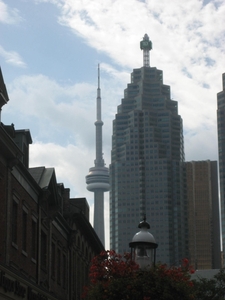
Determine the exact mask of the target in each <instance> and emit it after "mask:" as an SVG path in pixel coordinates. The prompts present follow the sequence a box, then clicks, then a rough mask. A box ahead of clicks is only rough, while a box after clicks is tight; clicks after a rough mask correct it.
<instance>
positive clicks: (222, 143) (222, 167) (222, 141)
mask: <svg viewBox="0 0 225 300" xmlns="http://www.w3.org/2000/svg"><path fill="white" fill-rule="evenodd" d="M222 88H223V89H222V91H221V92H219V93H218V94H217V130H218V148H219V179H220V202H221V223H222V246H223V266H224V262H225V258H224V249H225V73H223V75H222Z"/></svg>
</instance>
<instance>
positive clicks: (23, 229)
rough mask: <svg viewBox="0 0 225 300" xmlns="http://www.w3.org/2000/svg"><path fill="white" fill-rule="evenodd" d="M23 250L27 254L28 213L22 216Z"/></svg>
mask: <svg viewBox="0 0 225 300" xmlns="http://www.w3.org/2000/svg"><path fill="white" fill-rule="evenodd" d="M22 250H23V251H24V252H27V213H26V212H25V211H24V210H23V214H22Z"/></svg>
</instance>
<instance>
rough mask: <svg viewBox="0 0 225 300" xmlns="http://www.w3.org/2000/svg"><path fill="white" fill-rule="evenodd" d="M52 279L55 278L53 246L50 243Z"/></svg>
mask: <svg viewBox="0 0 225 300" xmlns="http://www.w3.org/2000/svg"><path fill="white" fill-rule="evenodd" d="M51 269H52V278H55V244H54V243H52V259H51Z"/></svg>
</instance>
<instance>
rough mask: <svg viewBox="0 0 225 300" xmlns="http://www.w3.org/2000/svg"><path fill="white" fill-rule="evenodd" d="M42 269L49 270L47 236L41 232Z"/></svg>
mask: <svg viewBox="0 0 225 300" xmlns="http://www.w3.org/2000/svg"><path fill="white" fill-rule="evenodd" d="M41 268H42V269H43V270H46V269H47V235H46V234H45V233H44V232H43V231H42V232H41Z"/></svg>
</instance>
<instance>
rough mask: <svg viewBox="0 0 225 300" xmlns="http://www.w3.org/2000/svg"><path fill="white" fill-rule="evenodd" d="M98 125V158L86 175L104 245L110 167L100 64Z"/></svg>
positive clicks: (95, 227) (99, 235)
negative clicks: (105, 154) (105, 151)
mask: <svg viewBox="0 0 225 300" xmlns="http://www.w3.org/2000/svg"><path fill="white" fill-rule="evenodd" d="M95 126H96V159H95V161H94V163H95V166H94V167H92V168H90V169H89V173H88V175H87V176H86V183H87V189H88V190H89V191H91V192H94V229H95V232H96V233H97V235H98V237H99V238H100V240H101V242H102V244H103V246H104V244H105V230H104V192H107V191H109V169H108V168H106V167H105V162H104V159H103V153H102V126H103V122H102V120H101V89H100V69H99V65H98V89H97V120H96V122H95Z"/></svg>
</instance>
